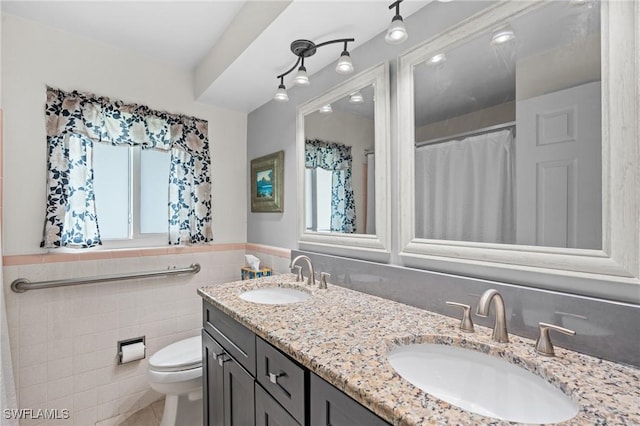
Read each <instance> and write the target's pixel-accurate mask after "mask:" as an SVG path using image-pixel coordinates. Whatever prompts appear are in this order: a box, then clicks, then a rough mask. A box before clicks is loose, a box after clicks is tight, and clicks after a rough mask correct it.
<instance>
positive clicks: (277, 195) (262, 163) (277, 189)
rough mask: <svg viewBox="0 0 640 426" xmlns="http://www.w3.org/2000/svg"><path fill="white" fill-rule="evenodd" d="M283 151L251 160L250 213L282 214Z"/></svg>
mask: <svg viewBox="0 0 640 426" xmlns="http://www.w3.org/2000/svg"><path fill="white" fill-rule="evenodd" d="M283 174H284V151H278V152H274V153H273V154H269V155H265V156H263V157H259V158H256V159H253V160H251V176H250V179H251V211H252V212H253V213H281V212H283V211H284V210H283V200H284V193H283V182H284V180H283Z"/></svg>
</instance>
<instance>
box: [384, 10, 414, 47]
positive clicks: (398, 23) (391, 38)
mask: <svg viewBox="0 0 640 426" xmlns="http://www.w3.org/2000/svg"><path fill="white" fill-rule="evenodd" d="M408 37H409V35H408V34H407V27H405V25H404V22H403V21H402V17H401V16H400V15H396V16H394V17H393V20H392V21H391V24H389V29H387V34H386V35H385V36H384V39H385V41H386V42H387V43H389V44H400V43H403V42H404V41H405V40H406V39H407V38H408Z"/></svg>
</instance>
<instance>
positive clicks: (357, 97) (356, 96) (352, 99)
mask: <svg viewBox="0 0 640 426" xmlns="http://www.w3.org/2000/svg"><path fill="white" fill-rule="evenodd" d="M363 102H364V98H363V97H362V93H360V91H357V92H355V93H352V94H351V96H349V103H350V104H361V103H363Z"/></svg>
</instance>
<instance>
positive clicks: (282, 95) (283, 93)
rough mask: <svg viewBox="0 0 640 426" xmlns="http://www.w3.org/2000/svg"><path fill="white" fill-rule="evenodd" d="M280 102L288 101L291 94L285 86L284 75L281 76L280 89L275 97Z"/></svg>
mask: <svg viewBox="0 0 640 426" xmlns="http://www.w3.org/2000/svg"><path fill="white" fill-rule="evenodd" d="M273 99H275V100H276V101H278V102H287V101H288V100H289V95H287V88H286V87H284V77H281V78H280V85H279V86H278V90H277V91H276V95H275V96H274V97H273Z"/></svg>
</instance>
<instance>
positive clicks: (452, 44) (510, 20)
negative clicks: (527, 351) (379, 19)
mask: <svg viewBox="0 0 640 426" xmlns="http://www.w3.org/2000/svg"><path fill="white" fill-rule="evenodd" d="M614 3H615V4H614ZM618 3H624V2H597V1H580V2H576V1H570V0H567V1H554V2H544V3H543V2H510V3H503V4H498V5H496V6H495V7H492V8H489V9H487V10H485V11H483V12H481V13H480V14H478V15H476V16H474V17H471V18H470V19H468V20H467V21H465V22H462V23H461V24H460V25H459V26H457V27H455V28H453V29H450V30H448V31H446V32H445V33H443V34H442V35H441V36H438V37H435V38H434V39H432V40H429V41H427V42H426V43H424V44H423V45H421V46H419V47H418V48H416V49H413V50H411V51H410V52H408V53H406V54H404V55H402V56H401V57H400V61H399V62H400V70H399V112H400V114H399V116H400V122H399V138H400V144H401V156H402V159H403V160H406V161H405V162H404V163H403V164H404V165H405V166H408V167H403V168H402V170H401V171H400V173H401V182H400V184H401V191H402V192H401V193H403V194H410V195H411V197H409V198H410V200H411V201H410V202H409V203H403V204H402V205H401V211H402V214H401V229H400V231H401V249H402V252H401V255H403V257H404V259H405V260H406V262H407V263H408V264H410V265H411V264H419V265H420V266H425V265H428V266H430V267H435V268H438V269H441V270H445V271H451V272H454V271H455V272H458V273H460V272H461V271H469V272H468V273H471V271H474V272H476V273H477V271H482V272H481V274H482V275H483V276H485V277H487V278H499V279H507V280H510V281H512V282H517V283H524V284H529V285H534V286H539V285H542V286H545V287H549V288H555V289H562V290H569V291H572V292H576V293H580V294H593V295H598V296H606V297H608V298H614V299H616V300H626V301H635V302H638V301H640V286H639V285H638V278H637V277H638V217H637V216H638V213H637V211H638V210H637V209H638V204H637V203H638V187H637V184H638V182H637V180H636V179H637V176H638V174H637V169H638V164H637V156H638V148H637V145H638V140H637V127H638V124H637V117H636V118H635V119H633V118H632V117H631V116H629V117H628V119H629V120H630V121H629V122H626V126H628V125H631V126H632V127H635V129H636V130H635V132H631V133H629V132H627V133H626V134H622V133H618V134H616V132H620V130H619V129H620V127H621V126H622V127H624V126H625V121H624V120H625V118H626V117H625V114H620V115H617V114H618V113H619V112H621V111H620V110H619V109H618V108H619V107H620V106H621V105H622V104H625V102H626V103H627V104H628V103H630V104H633V103H634V101H633V98H634V97H636V96H638V82H637V77H636V80H635V82H634V80H633V78H632V77H631V74H632V72H630V71H631V70H629V67H630V66H631V67H633V66H634V65H633V64H634V63H633V60H631V61H629V60H627V61H624V60H621V59H622V55H624V54H625V53H624V52H623V51H624V48H621V47H620V46H615V44H616V40H623V39H626V40H627V42H628V40H629V38H630V39H631V40H633V38H634V33H633V24H629V23H628V22H629V20H628V16H629V14H631V16H636V17H637V13H638V9H637V7H636V8H635V10H634V6H633V5H631V4H627V5H622V4H618ZM458 4H459V5H460V6H463V2H458ZM625 14H626V16H627V18H625V19H627V22H624V21H625V19H622V18H623V17H625ZM631 21H633V19H632V20H631ZM632 44H633V43H632ZM626 54H631V57H632V58H633V59H635V60H637V55H638V54H637V52H635V53H633V52H630V51H629V52H627V53H626ZM618 55H619V56H618ZM630 64H631V65H630ZM636 66H637V65H636ZM625 72H628V73H629V77H630V80H628V81H626V82H625V80H624V79H623V76H624V75H625V74H624V73H625ZM621 78H622V79H621ZM614 79H615V80H616V81H613V80H614ZM619 79H621V80H619ZM625 83H627V84H628V85H627V86H626V87H625V88H623V85H624V84H625ZM623 100H626V101H623ZM634 120H635V121H634ZM614 135H615V136H614ZM634 146H635V148H634ZM629 154H632V156H631V157H628V155H629ZM625 156H626V157H625ZM629 163H631V164H634V167H635V170H636V171H635V172H632V173H633V174H632V176H629V175H627V176H626V177H623V176H622V175H618V174H617V172H616V171H615V170H616V169H619V168H620V167H624V165H625V164H629ZM629 177H632V178H633V179H634V180H632V181H631V182H624V181H623V180H624V179H627V178H629ZM625 190H626V191H628V193H626V194H625V192H624V191H625ZM634 191H635V194H634V195H632V196H631V199H626V200H625V199H623V198H624V197H627V196H629V195H630V194H632V193H633V192H634ZM633 209H635V212H636V213H635V215H633V214H632V215H631V216H628V217H627V218H626V221H625V222H626V226H630V227H631V228H628V229H629V230H634V231H635V234H634V235H633V236H625V235H624V231H623V230H622V229H621V228H620V227H621V226H622V225H621V223H618V222H615V220H616V216H619V215H618V213H617V212H619V211H628V212H633V211H634V210H633ZM619 218H620V217H619ZM619 218H618V219H619ZM629 249H631V250H633V253H635V259H634V258H633V257H630V256H628V255H627V254H624V253H623V251H625V250H629ZM550 277H553V278H552V279H550ZM582 278H584V279H583V280H582V281H581V279H582ZM589 282H591V284H589ZM578 287H580V288H578Z"/></svg>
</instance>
